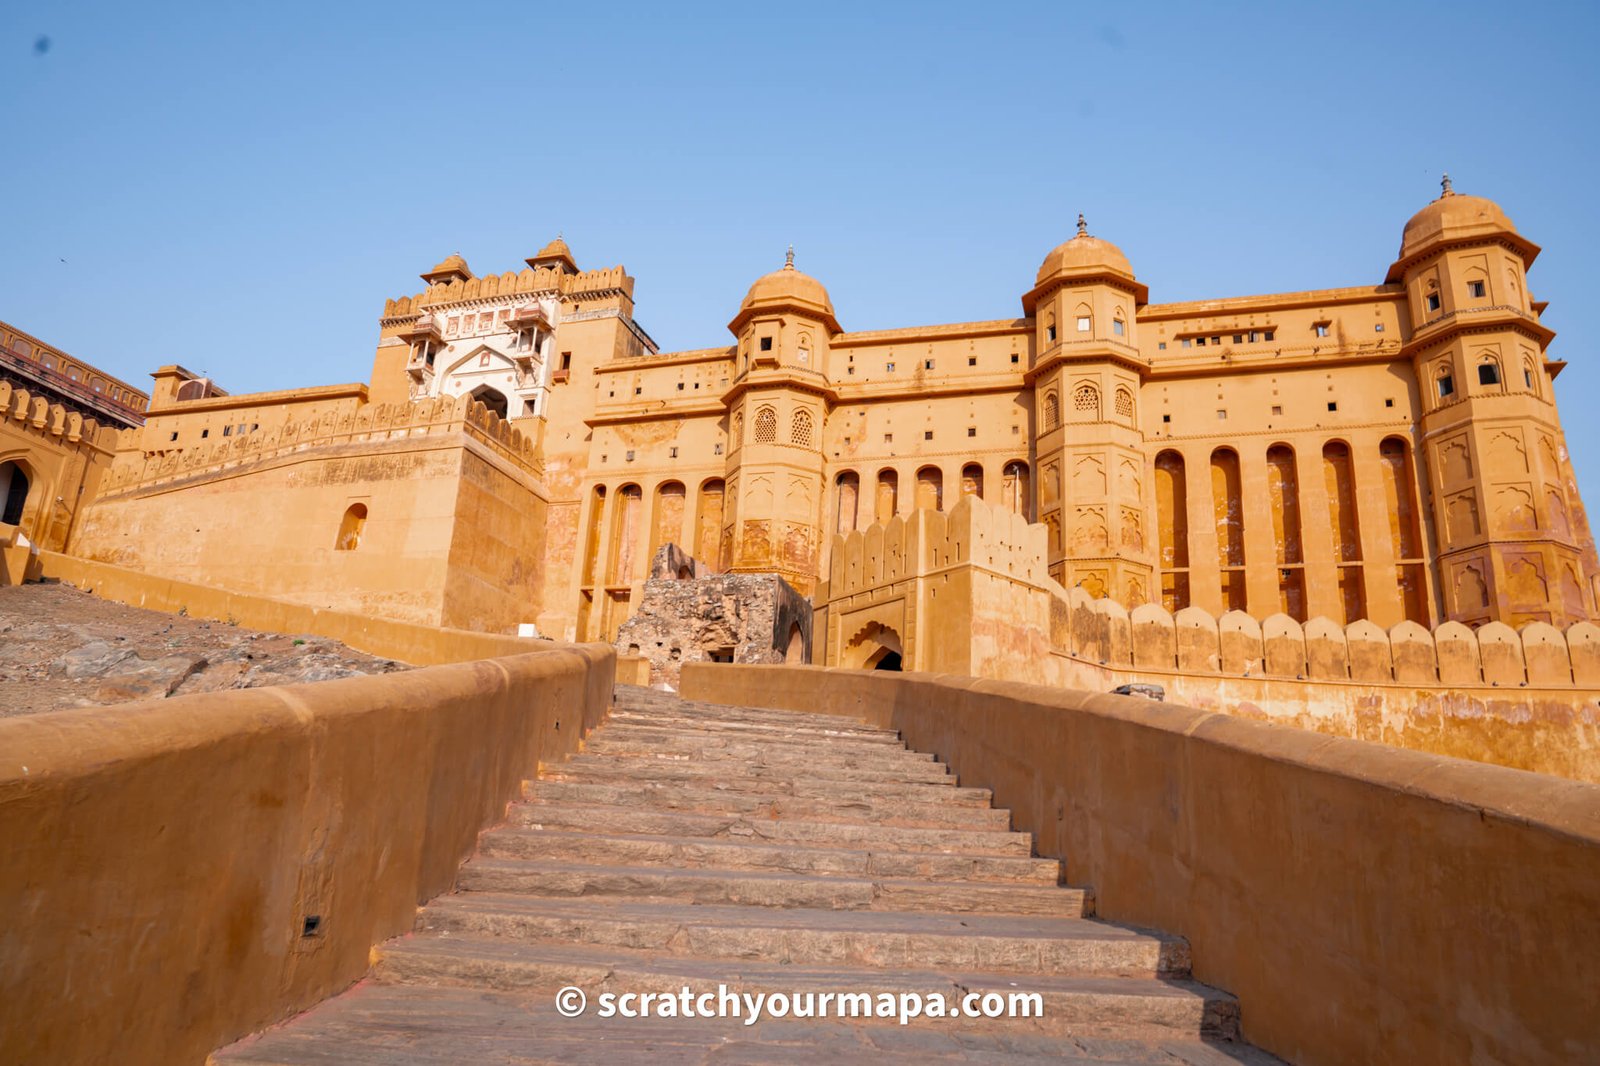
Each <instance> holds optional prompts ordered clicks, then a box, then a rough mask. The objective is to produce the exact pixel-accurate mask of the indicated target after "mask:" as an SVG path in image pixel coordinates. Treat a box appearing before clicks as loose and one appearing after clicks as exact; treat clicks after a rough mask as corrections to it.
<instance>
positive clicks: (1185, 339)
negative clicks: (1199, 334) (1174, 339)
mask: <svg viewBox="0 0 1600 1066" xmlns="http://www.w3.org/2000/svg"><path fill="white" fill-rule="evenodd" d="M1191 343H1192V342H1191V341H1190V340H1189V338H1188V337H1185V338H1183V346H1184V347H1185V348H1187V347H1189V346H1190V344H1191Z"/></svg>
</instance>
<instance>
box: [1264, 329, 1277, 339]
mask: <svg viewBox="0 0 1600 1066" xmlns="http://www.w3.org/2000/svg"><path fill="white" fill-rule="evenodd" d="M1273 336H1274V334H1273V332H1272V330H1270V329H1269V330H1267V331H1266V332H1265V333H1263V334H1262V335H1261V339H1262V340H1264V341H1268V342H1270V341H1271V340H1272V338H1273Z"/></svg>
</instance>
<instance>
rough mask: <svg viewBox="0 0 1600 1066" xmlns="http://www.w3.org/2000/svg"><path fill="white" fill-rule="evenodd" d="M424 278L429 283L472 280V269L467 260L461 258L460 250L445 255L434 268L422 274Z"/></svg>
mask: <svg viewBox="0 0 1600 1066" xmlns="http://www.w3.org/2000/svg"><path fill="white" fill-rule="evenodd" d="M422 280H423V281H426V282H427V283H428V284H429V285H432V284H434V283H435V282H445V281H470V280H472V271H471V270H470V269H468V267H467V261H466V260H465V259H463V258H461V253H460V252H453V253H451V254H450V255H447V256H445V257H444V259H443V260H442V261H440V262H439V263H438V264H437V265H436V266H435V267H434V268H433V269H432V270H430V271H428V272H427V273H426V274H423V275H422Z"/></svg>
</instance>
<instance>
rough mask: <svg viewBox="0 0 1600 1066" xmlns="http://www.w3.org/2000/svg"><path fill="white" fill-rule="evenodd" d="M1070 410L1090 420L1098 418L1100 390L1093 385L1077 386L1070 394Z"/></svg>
mask: <svg viewBox="0 0 1600 1066" xmlns="http://www.w3.org/2000/svg"><path fill="white" fill-rule="evenodd" d="M1072 409H1073V411H1075V412H1077V413H1078V414H1080V415H1088V416H1089V417H1090V418H1099V417H1100V390H1099V389H1097V388H1095V387H1094V386H1093V385H1079V386H1078V387H1077V389H1076V390H1074V391H1073V393H1072Z"/></svg>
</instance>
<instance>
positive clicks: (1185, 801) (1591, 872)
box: [682, 663, 1600, 1066]
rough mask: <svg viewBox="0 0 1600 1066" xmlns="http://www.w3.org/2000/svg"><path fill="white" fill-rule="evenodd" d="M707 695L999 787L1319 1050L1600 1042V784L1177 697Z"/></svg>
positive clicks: (1335, 1057)
mask: <svg viewBox="0 0 1600 1066" xmlns="http://www.w3.org/2000/svg"><path fill="white" fill-rule="evenodd" d="M682 681H683V684H682V693H683V695H684V696H685V697H687V698H690V699H699V700H711V701H715V702H719V703H729V704H740V705H747V706H756V707H785V708H790V709H795V710H807V711H821V712H826V713H833V714H840V715H847V716H850V717H860V718H864V719H866V720H867V721H869V722H871V723H873V724H875V725H882V726H889V727H892V728H896V729H899V730H900V731H901V733H902V734H903V735H904V737H905V738H906V741H907V743H909V744H910V745H911V746H912V747H913V748H915V749H917V750H919V751H927V752H934V753H936V754H937V755H938V756H939V757H940V758H941V759H943V760H945V761H946V762H947V763H949V764H950V766H951V767H952V768H954V770H955V771H956V772H957V773H958V774H960V776H961V783H962V784H963V785H969V786H974V787H987V788H992V789H993V790H994V797H995V803H996V805H997V806H1001V807H1009V808H1010V809H1011V811H1012V814H1013V821H1014V823H1015V826H1016V828H1018V829H1023V830H1027V831H1029V832H1032V833H1034V834H1036V835H1037V838H1038V848H1039V852H1040V854H1041V855H1047V856H1052V857H1059V858H1062V859H1064V860H1065V861H1066V865H1067V876H1068V879H1069V880H1070V881H1072V882H1073V883H1074V884H1083V885H1092V886H1093V887H1094V889H1095V898H1096V907H1097V909H1098V911H1099V913H1100V914H1101V915H1102V916H1103V917H1105V918H1108V919H1111V920H1115V921H1124V922H1130V923H1135V924H1140V925H1149V926H1155V927H1157V928H1161V929H1165V930H1168V931H1171V932H1175V933H1181V934H1183V935H1185V936H1187V937H1188V938H1189V940H1190V942H1191V944H1192V945H1193V948H1194V971H1195V976H1196V977H1197V978H1199V979H1200V980H1203V981H1207V982H1210V983H1212V984H1215V985H1218V986H1220V987H1222V988H1225V989H1227V990H1229V991H1230V992H1233V993H1234V994H1236V995H1238V996H1239V998H1240V1000H1241V1002H1242V1005H1243V1018H1244V1030H1245V1035H1246V1037H1247V1038H1248V1039H1250V1040H1251V1041H1253V1042H1255V1043H1257V1044H1259V1045H1260V1046H1262V1047H1264V1048H1266V1049H1267V1050H1269V1051H1272V1052H1274V1053H1276V1054H1278V1055H1282V1056H1284V1057H1285V1058H1287V1059H1289V1060H1290V1061H1292V1062H1295V1063H1298V1064H1302V1066H1321V1064H1328V1066H1332V1064H1343V1063H1352V1062H1361V1063H1397V1064H1405V1066H1420V1064H1433V1063H1437V1064H1440V1066H1446V1064H1448V1066H1459V1064H1460V1063H1468V1062H1471V1063H1484V1064H1488V1063H1505V1064H1511V1063H1519V1064H1520V1063H1532V1062H1592V1061H1600V1012H1596V1011H1595V1009H1594V988H1595V985H1596V979H1597V975H1600V967H1597V964H1596V963H1595V961H1594V960H1595V951H1594V944H1595V943H1597V942H1600V907H1596V905H1595V900H1596V886H1597V885H1600V786H1596V785H1591V784H1585V783H1581V782H1575V781H1566V780H1562V779H1560V778H1555V777H1549V776H1545V775H1542V774H1532V773H1526V772H1523V771H1519V770H1511V769H1507V768H1504V767H1499V766H1490V765H1486V764H1482V763H1474V762H1469V761H1466V760H1462V759H1453V758H1449V757H1445V756H1438V755H1429V754H1424V753H1421V752H1415V751H1405V750H1400V749H1397V748H1392V747H1388V746H1386V745H1381V744H1372V743H1367V742H1364V741H1360V740H1351V739H1347V738H1343V737H1331V736H1325V735H1319V734H1316V733H1310V732H1305V731H1303V730H1299V729H1293V728H1285V727H1281V726H1274V725H1270V724H1266V723H1261V722H1253V721H1247V720H1242V719H1238V718H1233V717H1229V716H1227V715H1221V714H1212V713H1207V712H1202V711H1197V710H1194V709H1192V708H1188V707H1183V706H1178V705H1174V704H1163V703H1151V702H1149V701H1146V700H1142V699H1137V698H1130V697H1121V696H1108V695H1097V694H1091V693H1087V692H1078V691H1070V690H1061V689H1054V688H1046V687H1042V686H1036V685H1021V684H1013V683H1008V682H1001V681H984V680H977V679H973V678H963V677H952V676H946V675H935V674H922V675H895V674H887V673H876V672H866V671H854V670H839V669H825V668H821V667H787V666H733V665H724V664H699V663H694V664H686V665H685V666H684V668H683V675H682Z"/></svg>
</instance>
